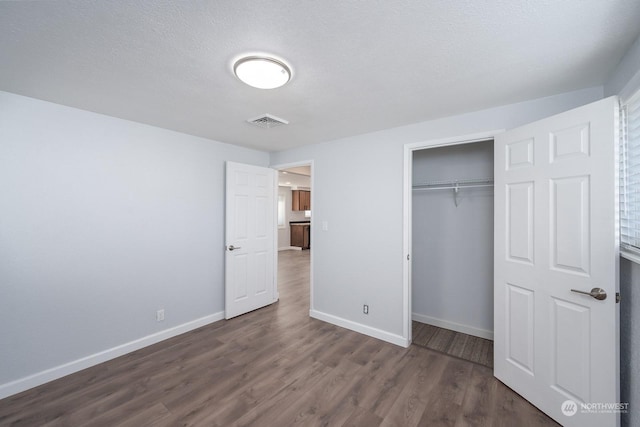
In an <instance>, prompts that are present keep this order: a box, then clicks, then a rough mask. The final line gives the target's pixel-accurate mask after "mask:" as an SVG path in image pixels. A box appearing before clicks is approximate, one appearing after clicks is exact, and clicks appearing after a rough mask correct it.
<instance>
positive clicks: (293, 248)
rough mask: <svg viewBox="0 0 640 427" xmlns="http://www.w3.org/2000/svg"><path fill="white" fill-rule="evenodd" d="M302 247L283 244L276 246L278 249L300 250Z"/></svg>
mask: <svg viewBox="0 0 640 427" xmlns="http://www.w3.org/2000/svg"><path fill="white" fill-rule="evenodd" d="M301 250H302V248H301V247H300V246H283V247H281V248H278V251H301Z"/></svg>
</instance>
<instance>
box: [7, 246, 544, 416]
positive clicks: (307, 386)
mask: <svg viewBox="0 0 640 427" xmlns="http://www.w3.org/2000/svg"><path fill="white" fill-rule="evenodd" d="M279 262H280V269H279V294H280V301H279V302H277V303H275V304H272V305H271V306H268V307H265V308H263V309H260V310H256V311H254V312H251V313H247V314H245V315H243V316H239V317H237V318H234V319H231V320H225V321H220V322H216V323H214V324H211V325H207V326H204V327H202V328H199V329H196V330H194V331H191V332H189V333H186V334H183V335H180V336H177V337H173V338H171V339H168V340H165V341H163V342H160V343H157V344H154V345H152V346H149V347H145V348H143V349H141V350H138V351H136V352H132V353H129V354H127V355H125V356H122V357H119V358H117V359H114V360H111V361H108V362H106V363H103V364H101V365H97V366H94V367H92V368H89V369H86V370H84V371H81V372H78V373H76V374H73V375H70V376H68V377H65V378H61V379H59V380H57V381H53V382H51V383H49V384H45V385H43V386H40V387H37V388H34V389H32V390H28V391H26V392H24V393H20V394H18V395H16V396H12V397H10V398H7V399H3V400H0V426H2V427H4V426H36V425H37V426H47V427H53V426H72V427H75V426H84V425H87V426H119V425H121V426H144V425H153V426H154V427H169V426H171V427H175V426H207V427H216V426H220V427H223V426H224V427H227V426H257V427H271V426H274V427H281V426H290V425H300V426H305V427H306V426H315V425H317V426H341V425H344V426H363V427H364V426H366V427H376V426H380V425H401V426H405V425H406V426H408V425H456V426H466V425H478V426H494V425H504V426H513V425H518V426H547V425H556V424H555V423H554V422H553V421H552V420H551V419H550V418H548V417H547V416H546V415H544V414H543V413H541V412H540V411H538V410H537V409H536V408H534V407H533V406H532V405H531V404H529V403H528V402H527V401H526V400H524V399H523V398H522V397H520V396H518V395H517V394H516V393H514V392H513V391H512V390H510V389H509V388H508V387H506V386H504V384H502V383H500V382H499V381H497V380H496V379H495V378H494V377H493V374H492V370H491V369H489V368H485V367H483V366H480V365H477V364H475V363H472V362H467V361H464V360H460V359H457V358H454V357H450V356H447V355H444V354H441V353H438V352H435V351H432V350H427V349H423V348H420V347H417V346H411V347H409V348H402V347H398V346H395V345H392V344H389V343H386V342H382V341H379V340H376V339H374V338H371V337H367V336H364V335H360V334H357V333H355V332H353V331H349V330H346V329H343V328H340V327H337V326H335V325H331V324H328V323H325V322H322V321H319V320H317V319H312V318H310V317H309V251H285V252H281V253H280V256H279ZM415 332H417V336H418V338H419V339H421V340H425V341H429V340H434V342H436V343H439V344H440V345H446V346H448V347H449V348H451V349H453V350H454V351H457V352H463V353H464V352H467V351H468V352H471V353H473V354H474V355H479V356H478V357H479V358H480V359H482V358H484V359H485V360H486V359H487V358H489V357H492V355H491V353H490V351H489V350H488V349H487V348H485V347H483V346H482V345H483V343H482V342H481V341H478V342H477V343H476V342H475V341H473V339H472V338H466V339H460V338H456V337H449V336H448V335H447V334H446V333H444V334H443V333H439V332H438V328H435V327H430V326H429V325H424V326H420V324H417V327H416V328H415ZM414 338H415V337H414Z"/></svg>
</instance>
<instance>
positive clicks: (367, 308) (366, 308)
mask: <svg viewBox="0 0 640 427" xmlns="http://www.w3.org/2000/svg"><path fill="white" fill-rule="evenodd" d="M362 312H363V313H364V314H369V306H368V305H367V304H365V305H363V306H362Z"/></svg>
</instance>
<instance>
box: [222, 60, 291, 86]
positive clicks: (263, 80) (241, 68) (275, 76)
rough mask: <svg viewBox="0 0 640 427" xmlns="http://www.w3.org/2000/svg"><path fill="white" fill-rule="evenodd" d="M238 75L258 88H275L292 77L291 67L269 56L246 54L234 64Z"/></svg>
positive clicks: (234, 69) (234, 70)
mask: <svg viewBox="0 0 640 427" xmlns="http://www.w3.org/2000/svg"><path fill="white" fill-rule="evenodd" d="M233 72H234V73H235V75H236V77H238V78H239V79H240V80H242V81H243V82H244V83H246V84H248V85H249V86H253V87H256V88H258V89H275V88H277V87H280V86H283V85H284V84H286V83H287V82H288V81H289V80H290V79H291V69H290V68H289V67H288V66H287V64H285V63H284V62H282V61H279V60H277V59H274V58H271V57H268V56H246V57H244V58H240V59H238V60H237V61H236V63H235V64H233Z"/></svg>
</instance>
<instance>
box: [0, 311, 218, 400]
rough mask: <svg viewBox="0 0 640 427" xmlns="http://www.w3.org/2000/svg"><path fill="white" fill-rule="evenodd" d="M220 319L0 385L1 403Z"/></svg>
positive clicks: (207, 318) (211, 317) (159, 334)
mask: <svg viewBox="0 0 640 427" xmlns="http://www.w3.org/2000/svg"><path fill="white" fill-rule="evenodd" d="M222 319H224V311H221V312H219V313H214V314H211V315H209V316H205V317H201V318H199V319H196V320H192V321H190V322H187V323H183V324H182V325H178V326H174V327H173V328H169V329H165V330H164V331H160V332H156V333H155V334H151V335H147V336H146V337H142V338H139V339H137V340H134V341H130V342H128V343H125V344H122V345H119V346H116V347H113V348H110V349H107V350H104V351H101V352H99V353H95V354H92V355H90V356H86V357H83V358H81V359H77V360H74V361H71V362H68V363H65V364H64V365H60V366H56V367H54V368H50V369H47V370H45V371H42V372H38V373H36V374H33V375H29V376H28V377H24V378H20V379H18V380H15V381H11V382H9V383H6V384H2V385H0V399H4V398H5V397H9V396H12V395H14V394H17V393H20V392H23V391H25V390H28V389H30V388H33V387H37V386H39V385H42V384H45V383H48V382H49V381H53V380H56V379H58V378H61V377H64V376H66V375H69V374H73V373H74V372H78V371H81V370H83V369H86V368H89V367H91V366H95V365H98V364H100V363H103V362H106V361H108V360H111V359H115V358H116V357H120V356H122V355H125V354H127V353H131V352H132V351H136V350H139V349H141V348H143V347H147V346H150V345H152V344H155V343H158V342H160V341H164V340H166V339H168V338H172V337H175V336H177V335H180V334H184V333H185V332H189V331H191V330H194V329H197V328H200V327H202V326H205V325H208V324H210V323H213V322H217V321H218V320H222Z"/></svg>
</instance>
